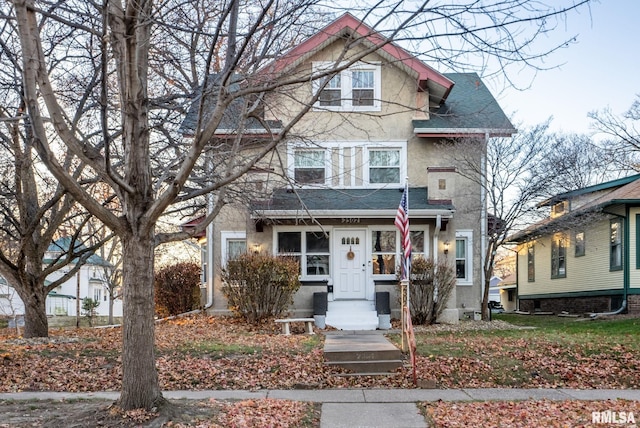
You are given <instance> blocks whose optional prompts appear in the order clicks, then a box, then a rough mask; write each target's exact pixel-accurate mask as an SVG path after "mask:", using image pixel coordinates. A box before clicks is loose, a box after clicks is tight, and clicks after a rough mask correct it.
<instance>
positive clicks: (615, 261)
mask: <svg viewBox="0 0 640 428" xmlns="http://www.w3.org/2000/svg"><path fill="white" fill-rule="evenodd" d="M609 235H610V239H609V269H610V270H620V269H622V220H621V219H619V218H617V219H613V220H611V223H610V224H609Z"/></svg>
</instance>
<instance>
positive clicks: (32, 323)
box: [20, 287, 49, 338]
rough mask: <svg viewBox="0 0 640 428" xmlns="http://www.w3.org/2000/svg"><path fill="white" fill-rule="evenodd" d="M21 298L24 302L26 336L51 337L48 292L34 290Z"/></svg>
mask: <svg viewBox="0 0 640 428" xmlns="http://www.w3.org/2000/svg"><path fill="white" fill-rule="evenodd" d="M42 290H44V287H42ZM25 297H26V298H25ZM20 298H22V301H23V302H24V337H26V338H29V337H49V321H48V320H47V307H46V299H47V295H46V293H45V292H38V291H35V290H34V292H33V293H31V294H30V295H29V296H20Z"/></svg>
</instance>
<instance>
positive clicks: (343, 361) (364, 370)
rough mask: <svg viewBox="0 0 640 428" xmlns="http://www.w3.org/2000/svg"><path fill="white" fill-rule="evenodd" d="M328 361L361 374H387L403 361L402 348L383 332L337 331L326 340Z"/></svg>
mask: <svg viewBox="0 0 640 428" xmlns="http://www.w3.org/2000/svg"><path fill="white" fill-rule="evenodd" d="M324 358H325V364H326V365H328V366H337V367H342V368H344V369H347V370H350V371H351V372H352V374H357V375H360V376H365V375H366V376H372V375H382V374H386V375H388V374H389V373H390V372H393V371H394V370H396V369H397V368H398V367H402V365H403V355H402V352H401V351H400V350H399V349H398V348H396V347H395V346H394V345H393V344H391V342H389V340H387V338H385V337H384V336H383V335H382V334H375V333H368V334H367V333H364V334H363V333H360V332H349V333H344V334H341V333H334V334H327V337H326V339H325V342H324Z"/></svg>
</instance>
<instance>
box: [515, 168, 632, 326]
mask: <svg viewBox="0 0 640 428" xmlns="http://www.w3.org/2000/svg"><path fill="white" fill-rule="evenodd" d="M546 205H547V206H549V207H550V210H551V215H550V217H549V218H548V219H546V220H544V221H542V222H540V223H538V224H536V225H533V226H531V227H529V228H528V229H527V230H525V231H523V232H521V233H519V234H517V235H516V236H514V237H513V238H512V240H513V241H514V242H516V243H518V247H517V250H518V259H517V260H518V261H517V264H518V266H517V268H518V269H517V270H518V274H517V290H518V303H519V309H520V310H522V311H544V312H546V311H549V312H554V313H560V312H562V311H566V312H570V313H576V314H580V313H609V312H625V311H629V312H634V313H639V312H640V248H638V244H639V243H640V175H636V176H631V177H626V178H623V179H619V180H614V181H610V182H607V183H602V184H599V185H596V186H590V187H587V188H584V189H579V190H576V191H572V192H568V193H565V194H562V195H558V196H556V197H555V198H552V199H551V200H549V201H548V202H547V204H546Z"/></svg>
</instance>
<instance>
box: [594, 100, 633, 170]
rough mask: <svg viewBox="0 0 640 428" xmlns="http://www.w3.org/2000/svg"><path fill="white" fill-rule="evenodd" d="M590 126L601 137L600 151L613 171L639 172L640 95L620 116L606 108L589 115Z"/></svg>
mask: <svg viewBox="0 0 640 428" xmlns="http://www.w3.org/2000/svg"><path fill="white" fill-rule="evenodd" d="M589 117H590V118H591V119H592V125H593V127H594V128H595V130H596V131H597V132H599V133H600V134H601V136H603V139H602V140H601V141H599V146H600V147H601V150H603V151H604V152H605V153H607V155H608V156H607V157H608V159H609V161H610V164H611V165H612V167H613V169H618V170H625V171H633V172H636V173H637V172H640V95H636V99H635V100H634V101H633V103H632V104H631V107H629V109H628V110H627V111H626V112H624V113H623V114H621V115H618V114H616V113H614V112H612V111H611V109H609V108H607V109H604V110H601V111H597V112H593V113H590V114H589Z"/></svg>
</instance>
